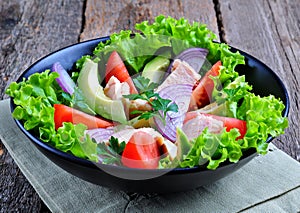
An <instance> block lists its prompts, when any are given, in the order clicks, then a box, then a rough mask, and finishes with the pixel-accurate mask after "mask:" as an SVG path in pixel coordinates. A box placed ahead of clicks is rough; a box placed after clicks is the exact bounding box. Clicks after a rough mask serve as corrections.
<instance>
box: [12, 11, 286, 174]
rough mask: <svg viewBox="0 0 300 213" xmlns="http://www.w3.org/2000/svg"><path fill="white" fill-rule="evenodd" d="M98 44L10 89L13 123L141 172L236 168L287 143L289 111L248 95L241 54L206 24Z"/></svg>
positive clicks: (158, 22) (181, 23)
mask: <svg viewBox="0 0 300 213" xmlns="http://www.w3.org/2000/svg"><path fill="white" fill-rule="evenodd" d="M135 30H136V31H138V32H135V33H133V32H132V31H130V30H126V31H120V32H118V33H114V34H112V35H111V36H110V39H109V40H107V41H105V42H101V43H99V44H98V46H97V47H96V48H95V49H94V51H93V54H92V55H86V56H83V57H82V58H81V59H79V60H78V61H77V62H76V68H74V69H72V70H69V71H66V70H65V69H64V68H63V66H62V65H61V64H60V63H59V62H57V63H55V64H53V66H52V68H51V70H50V69H49V70H45V71H43V72H41V73H35V74H33V75H31V76H29V77H28V79H23V80H22V81H21V82H19V83H17V82H12V83H11V84H10V86H9V87H8V88H7V90H6V93H7V94H8V95H9V96H11V97H12V98H13V101H14V103H15V105H16V107H15V109H14V111H13V113H12V114H13V117H14V118H16V119H18V120H21V121H22V122H23V124H24V127H25V129H26V130H30V131H31V132H32V133H33V134H34V135H36V136H38V137H39V138H40V140H42V141H43V142H45V143H48V144H50V145H52V146H54V147H55V148H57V149H59V150H61V151H63V152H67V153H70V154H72V155H75V156H77V157H80V158H84V159H88V160H90V161H93V162H100V163H103V164H113V165H117V166H125V167H130V168H139V169H159V168H176V167H182V168H185V167H198V166H201V167H205V168H207V169H216V168H218V167H219V165H220V164H221V163H223V162H225V161H227V162H233V163H236V162H238V161H239V159H240V158H241V157H242V156H243V153H245V152H246V151H247V150H249V149H255V150H256V152H257V153H259V154H265V153H266V152H267V147H268V143H266V140H267V138H268V137H269V136H273V137H276V136H278V135H280V134H283V133H284V129H285V128H286V127H287V126H288V121H287V118H285V117H283V116H282V111H283V109H284V107H285V106H284V104H283V103H282V101H281V100H279V99H276V98H275V97H274V96H273V95H269V96H266V97H260V96H258V95H255V94H254V93H252V92H251V90H252V86H251V85H249V84H248V83H247V82H246V80H245V76H244V75H239V73H238V72H237V71H236V70H235V68H236V66H237V65H243V64H245V60H244V57H243V56H242V55H241V54H240V53H239V52H232V51H231V50H230V47H229V46H228V45H227V44H224V43H216V42H214V39H216V35H215V34H213V33H212V32H211V31H210V30H209V29H207V27H206V26H205V25H203V24H200V23H197V22H194V23H192V24H191V23H189V22H188V20H186V19H184V18H181V19H179V20H177V19H174V18H172V17H165V16H162V15H161V16H158V17H156V18H155V21H154V23H152V24H149V23H148V22H147V21H144V22H142V23H139V24H136V26H135Z"/></svg>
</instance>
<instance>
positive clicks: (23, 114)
mask: <svg viewBox="0 0 300 213" xmlns="http://www.w3.org/2000/svg"><path fill="white" fill-rule="evenodd" d="M57 77H58V73H56V72H50V70H45V71H44V72H42V73H35V74H33V75H31V76H29V78H28V79H23V80H22V81H21V82H19V83H16V82H13V83H11V84H10V86H9V87H8V88H7V90H6V94H8V95H9V96H11V97H12V98H13V101H14V103H15V104H16V105H17V106H16V108H15V109H14V111H13V113H12V115H13V117H14V118H15V119H18V120H21V121H22V122H24V128H25V129H26V130H31V131H32V133H33V134H34V135H38V136H39V138H40V139H41V140H42V141H43V142H46V143H49V144H51V145H53V146H54V147H56V148H57V149H59V150H61V151H64V152H70V153H72V154H73V155H75V156H77V157H81V158H87V159H90V160H92V161H96V160H97V157H96V146H97V144H96V143H94V142H93V141H92V140H91V139H90V138H88V137H84V136H85V135H84V131H85V130H86V126H85V125H82V124H78V125H73V124H72V123H64V124H63V127H60V128H59V129H58V130H57V131H56V130H55V124H54V108H53V106H52V105H53V104H55V103H62V102H66V99H64V97H63V93H62V92H63V91H62V90H61V89H60V88H59V86H58V85H57V83H56V81H55V79H56V78H57Z"/></svg>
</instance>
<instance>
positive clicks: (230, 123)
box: [183, 111, 247, 139]
mask: <svg viewBox="0 0 300 213" xmlns="http://www.w3.org/2000/svg"><path fill="white" fill-rule="evenodd" d="M198 113H199V112H197V111H191V112H188V113H186V116H185V119H184V122H183V123H186V122H187V121H189V120H191V119H193V118H195V117H196V116H197V114H198ZM199 114H202V115H205V116H211V117H212V118H214V119H216V120H219V121H222V122H223V124H224V127H226V131H227V132H229V131H230V130H231V129H233V128H237V129H238V130H239V131H240V134H241V135H240V136H239V137H238V138H237V139H242V138H243V137H244V136H245V134H246V132H247V122H246V121H244V120H239V119H237V118H229V117H224V116H218V115H211V114H205V113H199Z"/></svg>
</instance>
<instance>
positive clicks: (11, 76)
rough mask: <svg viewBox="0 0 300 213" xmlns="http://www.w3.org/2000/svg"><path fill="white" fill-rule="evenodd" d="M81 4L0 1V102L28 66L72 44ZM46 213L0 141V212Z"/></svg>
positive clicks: (80, 15)
mask: <svg viewBox="0 0 300 213" xmlns="http://www.w3.org/2000/svg"><path fill="white" fill-rule="evenodd" d="M82 8H83V1H72V0H67V1H63V0H59V1H34V0H10V1H8V0H4V1H0V44H1V49H0V100H1V99H3V98H5V97H7V96H5V95H4V90H5V88H6V87H7V85H8V84H9V83H10V82H11V81H14V80H16V79H17V77H18V76H19V75H20V74H21V72H22V71H24V70H25V69H26V68H27V67H28V66H29V65H30V64H32V63H33V62H34V61H36V60H37V59H39V58H41V57H42V56H45V55H46V54H48V53H50V52H51V51H54V50H56V49H58V48H61V47H64V46H66V45H69V44H72V43H76V42H77V41H78V38H79V34H80V30H81V23H82ZM41 211H48V210H47V208H46V207H45V206H44V204H43V203H42V201H41V200H40V198H39V196H38V195H37V194H36V192H35V191H34V189H33V188H32V187H31V185H30V184H29V183H28V181H27V180H26V178H25V177H24V176H23V174H22V173H21V172H20V170H19V169H18V167H17V166H16V165H15V163H14V161H13V159H12V158H11V156H10V155H9V154H8V152H7V150H6V149H5V147H4V146H3V144H2V143H1V141H0V212H41Z"/></svg>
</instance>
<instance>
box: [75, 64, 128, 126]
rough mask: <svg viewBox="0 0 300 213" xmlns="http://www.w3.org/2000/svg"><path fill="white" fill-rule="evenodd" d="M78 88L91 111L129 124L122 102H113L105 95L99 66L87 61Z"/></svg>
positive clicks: (79, 77)
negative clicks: (100, 81) (99, 77)
mask: <svg viewBox="0 0 300 213" xmlns="http://www.w3.org/2000/svg"><path fill="white" fill-rule="evenodd" d="M77 83H78V88H79V89H80V90H81V91H82V93H83V95H84V96H85V98H86V102H87V104H88V105H89V107H90V108H91V109H93V110H94V111H95V112H96V113H97V114H99V115H101V116H103V117H104V118H107V119H110V120H113V121H117V122H120V123H123V124H125V123H127V118H126V115H125V110H124V106H123V103H122V101H121V100H112V99H110V98H109V97H107V96H106V95H105V94H104V91H103V87H102V86H101V85H100V83H99V79H98V64H97V63H95V62H93V61H92V60H90V59H86V60H85V62H84V64H83V67H82V69H81V71H80V73H79V76H78V80H77Z"/></svg>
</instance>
